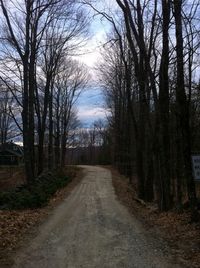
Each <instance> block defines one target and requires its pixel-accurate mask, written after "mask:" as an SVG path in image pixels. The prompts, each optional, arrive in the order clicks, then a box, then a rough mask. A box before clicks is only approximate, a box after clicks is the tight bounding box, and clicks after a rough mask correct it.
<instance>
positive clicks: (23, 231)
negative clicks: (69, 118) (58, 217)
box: [0, 167, 83, 267]
mask: <svg viewBox="0 0 200 268" xmlns="http://www.w3.org/2000/svg"><path fill="white" fill-rule="evenodd" d="M7 169H8V168H7ZM7 169H6V171H7ZM4 172H5V169H4ZM2 173H3V172H2ZM19 173H20V174H22V175H23V173H22V171H21V169H20V171H19V170H17V169H16V172H14V173H13V169H12V174H13V175H12V177H9V176H8V179H7V178H6V177H5V176H4V177H2V179H1V181H0V182H1V183H0V186H1V185H2V187H0V190H5V189H11V188H14V187H16V186H18V185H20V184H22V183H24V176H22V177H21V176H18V174H19ZM75 173H76V176H75V177H74V178H73V179H72V181H71V182H69V183H68V184H67V186H66V187H64V188H62V189H60V190H58V191H57V192H56V193H55V194H54V195H53V196H52V198H51V199H50V201H49V203H48V205H47V206H45V207H42V208H38V209H23V210H0V237H1V239H0V267H4V266H5V267H10V266H11V265H12V261H13V260H12V256H13V254H14V252H15V251H16V250H17V249H18V247H19V246H20V245H21V244H23V243H24V238H25V237H26V236H27V235H30V234H31V233H34V230H36V229H37V228H38V226H39V225H40V224H41V223H42V222H43V221H45V220H46V218H48V216H49V215H50V214H51V211H52V210H53V208H55V207H57V206H58V205H59V204H60V203H61V202H62V201H63V199H64V198H66V197H67V196H68V195H69V194H70V193H71V192H72V190H73V189H74V188H75V186H76V185H77V184H79V183H80V181H81V179H82V177H83V175H82V174H83V172H82V169H74V168H73V167H72V168H69V169H68V172H66V175H68V176H74V174H75ZM6 174H7V173H6ZM16 174H17V176H15V175H16ZM13 178H14V179H13ZM3 182H5V183H3Z"/></svg>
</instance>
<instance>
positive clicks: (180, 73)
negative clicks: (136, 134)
mask: <svg viewBox="0 0 200 268" xmlns="http://www.w3.org/2000/svg"><path fill="white" fill-rule="evenodd" d="M174 18H175V29H176V55H177V85H176V105H177V116H178V118H177V121H178V129H180V139H181V142H182V144H181V145H182V148H183V159H184V160H183V161H184V172H185V176H186V180H187V193H188V199H189V201H190V205H191V211H192V218H193V217H194V218H193V219H194V220H196V219H195V218H196V215H197V213H196V210H195V207H196V188H195V182H194V178H193V174H192V162H191V133H190V123H189V119H190V118H189V106H188V101H187V97H186V92H185V82H184V55H183V33H182V0H179V1H174Z"/></svg>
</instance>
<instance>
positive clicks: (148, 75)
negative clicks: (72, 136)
mask: <svg viewBox="0 0 200 268" xmlns="http://www.w3.org/2000/svg"><path fill="white" fill-rule="evenodd" d="M116 2H117V4H118V12H116V13H115V14H114V13H111V12H109V11H108V10H103V11H102V10H98V9H97V8H95V5H92V4H91V3H89V5H90V6H92V7H93V9H94V10H95V12H96V13H97V14H99V16H101V17H103V18H104V19H105V20H107V21H108V22H109V23H110V26H111V30H110V33H109V34H108V42H107V43H106V44H105V45H104V48H103V49H102V57H103V60H102V62H101V63H100V64H99V68H98V69H99V75H100V83H101V85H102V88H103V91H104V93H105V96H106V97H105V101H106V103H107V107H108V109H109V110H110V113H111V115H110V118H109V130H110V136H111V139H112V142H111V146H112V157H113V159H112V161H113V163H114V164H115V165H116V166H117V167H118V169H119V170H120V171H121V172H122V173H124V174H125V175H127V176H128V177H129V178H130V183H134V184H135V183H136V185H137V190H138V197H139V198H141V199H143V200H145V201H153V200H156V201H157V203H158V206H159V208H160V210H161V211H164V210H169V209H171V208H172V207H176V208H177V209H179V210H180V209H181V208H182V203H183V200H184V201H185V200H186V195H187V198H188V200H189V202H190V205H191V209H192V211H193V212H194V211H195V208H196V204H197V197H196V189H195V181H194V177H193V170H192V163H191V155H192V153H197V152H199V146H200V143H199V137H200V132H199V131H200V129H199V123H200V118H199V111H200V110H199V96H200V95H199V90H200V84H199V78H200V76H199V74H200V69H199V63H200V62H199V59H200V58H199V52H200V50H199V48H200V46H199V44H200V43H199V42H200V31H199V30H200V21H199V18H200V6H199V5H200V2H199V1H189V0H188V1H187V0H185V1H182V0H174V1H166V0H162V1H159V0H154V1H148V0H147V1H129V0H122V1H120V0H116ZM135 178H136V179H135Z"/></svg>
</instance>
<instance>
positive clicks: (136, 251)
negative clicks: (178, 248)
mask: <svg viewBox="0 0 200 268" xmlns="http://www.w3.org/2000/svg"><path fill="white" fill-rule="evenodd" d="M84 169H85V175H84V178H83V180H82V181H81V183H80V184H79V185H78V186H76V188H75V189H74V190H73V191H72V193H71V195H70V196H69V197H68V198H66V199H65V200H64V201H63V203H62V204H61V205H60V206H58V207H57V208H56V209H55V210H53V212H52V215H50V217H49V218H48V219H47V221H46V222H45V223H44V224H43V225H41V226H40V228H39V231H38V234H37V235H36V236H35V238H34V239H31V241H30V242H29V243H28V244H26V246H25V248H24V249H21V250H20V251H19V252H17V253H16V256H15V264H14V266H13V267H15V268H16V267H18V268H24V267H25V268H78V267H82V268H90V267H93V268H95V267H98V268H107V267H113V268H128V267H130V268H134V267H137V268H151V267H152V268H153V267H155V268H157V267H158V268H165V267H169V268H172V267H179V266H178V265H177V264H175V263H170V261H169V258H167V256H165V254H164V252H166V251H165V250H163V247H164V246H163V244H162V242H160V241H158V240H156V238H151V237H150V236H149V234H148V231H147V230H145V229H144V228H143V227H142V225H141V223H140V222H139V221H138V220H137V219H135V218H134V217H133V216H131V215H130V214H129V212H128V211H127V209H126V208H125V207H124V206H122V205H121V204H120V203H119V201H118V200H117V199H116V196H115V193H114V189H113V186H112V178H111V173H110V171H109V170H107V169H104V168H101V167H94V166H84Z"/></svg>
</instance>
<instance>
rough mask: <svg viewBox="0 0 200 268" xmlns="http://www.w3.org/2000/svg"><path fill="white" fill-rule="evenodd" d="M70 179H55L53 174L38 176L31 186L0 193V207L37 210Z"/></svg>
mask: <svg viewBox="0 0 200 268" xmlns="http://www.w3.org/2000/svg"><path fill="white" fill-rule="evenodd" d="M70 181H71V179H69V177H66V176H60V177H57V176H56V174H54V173H49V172H48V173H44V174H42V175H40V176H39V177H38V178H36V180H35V181H34V183H32V184H31V185H24V186H21V187H18V188H16V189H15V190H12V191H6V192H1V193H0V207H1V208H5V209H24V208H39V207H42V206H44V205H46V204H47V203H48V201H49V199H50V197H51V196H52V195H53V194H54V193H55V192H56V191H57V190H58V189H59V188H62V187H64V186H66V184H67V183H68V182H70Z"/></svg>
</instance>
